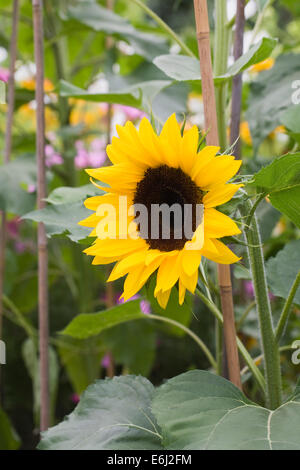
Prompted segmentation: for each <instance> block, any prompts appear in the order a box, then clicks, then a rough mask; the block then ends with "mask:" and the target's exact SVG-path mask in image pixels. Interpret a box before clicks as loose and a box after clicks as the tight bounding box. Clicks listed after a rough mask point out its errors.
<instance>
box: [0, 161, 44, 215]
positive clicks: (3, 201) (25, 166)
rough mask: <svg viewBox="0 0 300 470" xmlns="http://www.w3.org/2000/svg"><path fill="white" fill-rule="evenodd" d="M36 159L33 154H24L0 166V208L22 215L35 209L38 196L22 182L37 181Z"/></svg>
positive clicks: (31, 182)
mask: <svg viewBox="0 0 300 470" xmlns="http://www.w3.org/2000/svg"><path fill="white" fill-rule="evenodd" d="M36 172H37V170H36V161H35V158H34V157H33V155H29V154H28V155H22V156H20V157H18V158H16V159H15V160H13V161H11V162H9V163H6V164H4V165H2V166H1V167H0V210H1V209H2V210H5V211H6V212H10V213H12V214H17V215H22V214H25V213H26V212H28V211H30V210H32V209H33V207H34V205H35V200H36V196H35V195H34V194H30V193H28V191H27V190H24V189H23V188H22V187H21V185H22V184H26V185H29V184H35V183H36Z"/></svg>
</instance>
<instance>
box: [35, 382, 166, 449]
mask: <svg viewBox="0 0 300 470" xmlns="http://www.w3.org/2000/svg"><path fill="white" fill-rule="evenodd" d="M153 393H154V388H153V385H152V384H151V383H150V382H149V381H148V380H147V379H145V378H143V377H134V376H121V377H114V378H113V379H106V380H99V381H98V382H96V383H95V384H94V385H91V386H90V387H89V388H88V389H87V390H86V392H85V393H84V394H83V395H82V397H81V400H80V402H79V404H78V405H77V407H76V408H75V410H74V411H73V413H71V414H70V415H69V416H68V418H67V419H66V420H65V421H63V422H62V423H60V424H58V425H57V426H55V427H53V428H50V429H49V430H48V431H46V432H45V433H43V436H42V441H41V443H40V444H39V449H44V450H69V449H77V450H88V449H94V450H126V449H127V450H132V449H136V450H138V449H162V447H161V444H160V436H159V434H158V432H157V425H156V421H155V418H154V416H153V414H152V412H151V409H150V405H151V400H152V397H153Z"/></svg>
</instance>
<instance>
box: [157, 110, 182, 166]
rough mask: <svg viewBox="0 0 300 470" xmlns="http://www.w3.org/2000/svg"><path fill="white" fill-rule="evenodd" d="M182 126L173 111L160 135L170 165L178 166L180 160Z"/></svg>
mask: <svg viewBox="0 0 300 470" xmlns="http://www.w3.org/2000/svg"><path fill="white" fill-rule="evenodd" d="M181 140H182V137H181V133H180V127H179V124H178V122H177V120H176V114H175V113H173V114H172V115H171V116H170V117H169V118H168V119H167V120H166V122H165V124H164V126H163V128H162V131H161V133H160V136H159V141H160V145H161V148H162V149H163V152H164V155H165V158H166V160H167V163H168V165H170V166H171V167H174V168H178V166H179V162H180V155H179V152H180V149H181Z"/></svg>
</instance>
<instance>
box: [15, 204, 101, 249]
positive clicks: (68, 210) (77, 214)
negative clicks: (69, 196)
mask: <svg viewBox="0 0 300 470" xmlns="http://www.w3.org/2000/svg"><path fill="white" fill-rule="evenodd" d="M90 214H92V211H90V210H88V209H86V208H85V207H84V205H83V202H82V201H78V202H72V203H67V204H57V205H52V206H47V207H45V208H44V209H38V210H36V211H33V212H29V213H27V214H25V215H23V217H22V218H23V219H29V220H33V221H35V222H43V223H44V224H45V225H46V231H47V236H48V237H52V236H54V235H66V236H67V237H68V238H70V240H72V241H74V242H78V241H80V240H84V239H85V238H86V237H88V236H89V234H90V232H91V229H90V228H88V227H82V226H80V225H78V222H80V221H81V220H83V219H85V218H86V217H88V216H89V215H90Z"/></svg>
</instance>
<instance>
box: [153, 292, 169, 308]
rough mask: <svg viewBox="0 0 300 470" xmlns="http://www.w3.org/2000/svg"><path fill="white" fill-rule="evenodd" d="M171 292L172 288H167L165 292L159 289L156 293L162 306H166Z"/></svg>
mask: <svg viewBox="0 0 300 470" xmlns="http://www.w3.org/2000/svg"><path fill="white" fill-rule="evenodd" d="M170 294H171V289H169V290H166V291H165V292H162V291H159V292H158V293H157V295H156V299H157V302H158V303H159V305H160V306H161V308H166V306H167V304H168V302H169V298H170Z"/></svg>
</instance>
